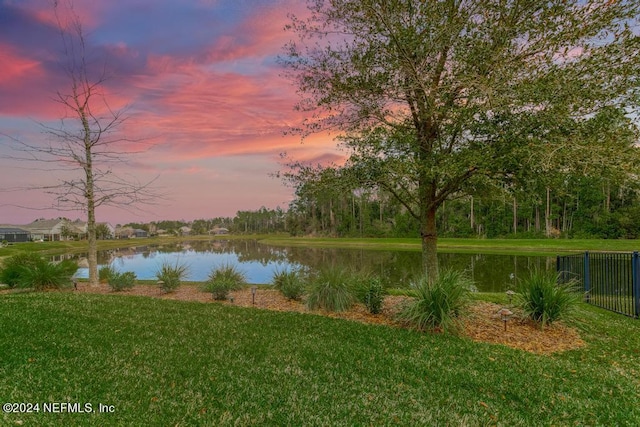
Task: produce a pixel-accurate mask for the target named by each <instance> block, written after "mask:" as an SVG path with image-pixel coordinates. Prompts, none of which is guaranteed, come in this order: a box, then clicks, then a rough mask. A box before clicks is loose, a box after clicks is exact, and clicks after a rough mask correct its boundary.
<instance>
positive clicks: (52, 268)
mask: <svg viewBox="0 0 640 427" xmlns="http://www.w3.org/2000/svg"><path fill="white" fill-rule="evenodd" d="M77 270H78V265H77V264H76V263H75V262H73V261H69V260H66V261H62V262H59V263H53V262H48V261H46V260H45V259H43V258H40V259H39V260H37V261H36V262H35V263H34V264H31V265H24V266H22V268H21V271H20V273H19V279H18V283H17V286H18V287H20V288H34V289H36V290H43V289H60V288H64V287H66V286H70V285H71V283H72V281H71V280H72V279H71V277H72V276H73V275H74V274H75V272H76V271H77Z"/></svg>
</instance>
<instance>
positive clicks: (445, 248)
mask: <svg viewBox="0 0 640 427" xmlns="http://www.w3.org/2000/svg"><path fill="white" fill-rule="evenodd" d="M261 242H262V243H268V244H272V245H279V246H307V247H339V248H362V249H372V250H415V251H419V250H421V243H420V239H417V238H416V239H413V238H380V239H377V238H309V237H267V238H265V239H262V240H261ZM438 250H439V251H442V252H451V253H453V252H460V253H487V254H489V253H492V254H505V255H519V254H522V255H542V256H544V255H556V254H559V253H571V252H583V251H634V250H640V240H604V239H592V240H587V239H571V240H569V239H458V238H455V239H454V238H441V239H439V240H438Z"/></svg>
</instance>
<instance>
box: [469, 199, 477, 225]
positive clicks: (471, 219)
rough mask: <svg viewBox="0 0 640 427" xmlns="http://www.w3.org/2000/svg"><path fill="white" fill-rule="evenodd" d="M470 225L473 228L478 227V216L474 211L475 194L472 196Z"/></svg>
mask: <svg viewBox="0 0 640 427" xmlns="http://www.w3.org/2000/svg"><path fill="white" fill-rule="evenodd" d="M469 225H471V230H474V229H475V227H476V217H475V213H474V212H473V196H471V206H470V208H469Z"/></svg>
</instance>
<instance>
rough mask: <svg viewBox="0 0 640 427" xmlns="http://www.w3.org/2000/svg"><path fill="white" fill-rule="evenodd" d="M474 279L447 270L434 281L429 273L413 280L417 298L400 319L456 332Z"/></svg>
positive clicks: (416, 325) (405, 308)
mask: <svg viewBox="0 0 640 427" xmlns="http://www.w3.org/2000/svg"><path fill="white" fill-rule="evenodd" d="M472 286H473V282H472V281H471V280H470V279H469V278H468V277H467V276H466V275H465V274H464V273H462V272H460V271H456V270H445V271H442V272H440V274H439V275H438V277H437V279H436V280H435V281H434V282H433V283H429V281H428V279H427V277H426V276H422V277H420V278H419V279H418V280H417V281H415V282H413V283H412V287H413V293H414V295H415V300H414V301H412V302H410V303H408V304H407V305H406V306H405V307H404V308H403V309H402V310H401V312H400V314H399V318H400V320H402V321H404V322H407V323H408V324H410V325H412V326H413V327H415V328H416V329H418V330H442V331H445V332H455V331H456V329H457V327H458V322H457V320H458V317H459V316H460V313H461V312H462V310H463V308H464V307H465V305H466V303H467V301H468V295H469V290H470V289H471V288H472Z"/></svg>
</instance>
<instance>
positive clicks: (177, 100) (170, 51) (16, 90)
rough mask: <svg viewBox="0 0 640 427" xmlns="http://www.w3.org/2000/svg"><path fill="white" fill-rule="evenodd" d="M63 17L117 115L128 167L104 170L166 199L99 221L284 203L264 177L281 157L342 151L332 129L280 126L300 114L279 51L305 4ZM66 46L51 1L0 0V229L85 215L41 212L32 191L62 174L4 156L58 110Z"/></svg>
mask: <svg viewBox="0 0 640 427" xmlns="http://www.w3.org/2000/svg"><path fill="white" fill-rule="evenodd" d="M66 2H67V0H61V1H60V3H61V4H62V5H65V4H66ZM74 11H75V13H76V15H77V16H78V17H79V19H80V21H81V23H82V28H83V34H84V35H85V38H86V50H87V53H88V55H87V57H88V58H89V61H90V64H93V65H95V64H100V66H101V67H103V69H104V70H105V72H104V75H105V76H106V77H107V79H106V80H105V82H104V84H103V86H102V90H103V92H104V96H105V100H106V101H107V102H108V104H109V107H110V108H112V109H114V110H117V111H123V112H124V115H123V117H125V118H126V121H125V122H124V123H123V126H122V127H121V130H122V132H123V137H124V138H126V139H127V142H126V143H123V144H121V145H120V146H119V147H121V150H122V152H126V153H127V154H125V155H124V156H123V158H124V159H126V162H122V163H120V164H118V165H115V166H112V167H113V170H114V173H116V174H118V176H121V177H123V178H125V179H128V180H135V181H138V182H141V183H146V182H150V181H153V187H154V189H155V190H156V192H158V193H161V194H162V195H163V197H162V198H160V199H157V200H156V203H154V204H150V205H140V206H138V207H137V208H134V207H132V206H128V207H125V209H116V208H111V207H100V208H98V210H97V220H98V221H106V222H110V223H112V224H113V225H116V224H125V223H129V222H150V221H159V220H163V219H182V220H186V221H190V220H193V219H199V218H205V219H207V218H214V217H218V216H234V215H235V213H236V212H237V211H239V210H256V209H259V208H260V207H262V206H264V207H267V208H270V209H274V208H276V207H278V206H279V207H281V208H283V209H286V208H287V207H288V204H289V202H290V201H291V199H292V189H291V188H289V187H287V186H285V185H284V184H283V183H282V181H281V180H279V179H277V178H274V177H273V174H274V173H275V172H277V171H278V170H281V169H283V164H282V159H281V154H282V153H286V154H287V156H288V158H290V159H292V160H296V161H304V162H311V163H318V162H328V161H334V160H338V159H339V158H340V157H341V156H342V155H343V153H341V152H340V151H339V150H338V149H337V148H336V143H335V141H333V139H332V137H330V136H327V135H314V136H311V137H309V138H305V140H304V142H302V141H301V138H300V136H298V135H292V134H290V133H287V132H286V131H287V130H288V129H290V127H291V126H295V125H298V124H300V123H301V121H302V120H303V119H304V117H303V116H302V113H300V112H297V111H295V109H294V106H295V104H296V102H297V101H298V100H299V95H297V94H296V88H295V87H294V86H293V84H292V82H291V81H290V80H287V79H286V78H285V77H284V76H283V69H282V66H281V65H280V64H279V63H278V61H277V57H278V55H281V54H282V53H283V52H284V50H283V48H284V45H285V44H286V43H287V42H288V41H290V40H291V39H292V38H293V37H294V35H293V34H291V33H289V32H287V31H285V29H284V27H285V25H286V24H287V23H288V22H289V18H288V14H291V13H293V14H295V15H297V16H304V14H305V12H306V9H305V6H304V2H303V1H301V0H112V1H103V0H75V2H74ZM63 18H64V16H63ZM63 46H64V45H63V42H62V38H61V37H60V33H59V31H58V30H57V26H56V20H55V15H54V13H53V7H52V1H51V0H0V70H2V71H0V224H16V225H19V224H27V223H29V222H31V221H33V220H35V219H37V218H54V217H59V216H64V217H68V218H71V219H76V218H80V219H84V218H85V214H84V213H83V212H80V211H64V210H62V209H51V207H52V206H54V204H55V202H54V198H53V196H51V195H49V194H47V193H46V192H43V191H42V190H37V189H32V188H35V187H43V186H45V185H53V184H55V183H58V182H60V180H62V179H65V178H68V176H67V175H66V174H65V172H63V171H60V170H59V169H60V164H49V163H42V162H39V163H33V162H25V161H19V160H16V159H15V157H16V155H17V154H16V152H15V150H14V148H15V146H16V144H17V143H16V141H21V142H24V143H26V144H32V145H40V144H45V143H46V141H47V134H46V132H44V127H47V126H49V127H56V126H59V123H60V120H61V118H63V117H65V114H66V113H65V110H64V109H63V108H62V106H61V105H60V104H59V103H57V102H55V100H54V99H55V94H56V92H63V93H65V92H68V91H69V88H70V83H69V79H68V76H67V74H65V69H64V58H65V56H64V50H63ZM67 123H72V122H67ZM12 147H13V148H12ZM67 174H68V172H67Z"/></svg>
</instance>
